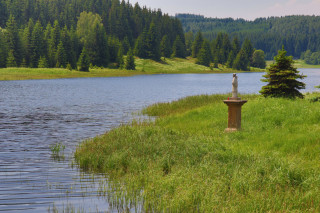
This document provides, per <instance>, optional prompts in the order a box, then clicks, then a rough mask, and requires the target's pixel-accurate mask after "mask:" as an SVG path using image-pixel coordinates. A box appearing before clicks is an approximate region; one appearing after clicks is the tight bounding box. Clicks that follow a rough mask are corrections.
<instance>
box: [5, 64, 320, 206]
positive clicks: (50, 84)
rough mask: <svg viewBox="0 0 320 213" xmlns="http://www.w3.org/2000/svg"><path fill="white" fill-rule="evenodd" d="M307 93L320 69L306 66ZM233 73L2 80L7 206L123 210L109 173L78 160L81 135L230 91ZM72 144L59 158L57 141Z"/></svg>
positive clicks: (248, 86) (255, 82) (254, 87)
mask: <svg viewBox="0 0 320 213" xmlns="http://www.w3.org/2000/svg"><path fill="white" fill-rule="evenodd" d="M301 71H302V72H303V73H304V74H306V75H308V78H306V79H305V80H304V82H306V83H307V88H306V90H305V91H304V92H307V91H309V92H310V91H316V90H317V89H315V88H314V86H316V85H319V84H320V70H319V69H301ZM238 76H239V92H240V93H258V91H259V90H260V89H261V86H262V85H263V83H262V82H260V79H261V78H262V77H261V76H262V73H241V74H238ZM231 81H232V74H182V75H152V76H151V75H149V76H134V77H124V78H122V77H119V78H86V79H83V78H81V79H59V80H30V81H3V82H0V91H1V93H0V212H45V211H48V208H49V207H50V208H51V209H52V207H53V206H55V207H56V208H57V209H59V210H60V211H62V210H63V209H66V208H67V206H72V207H73V208H74V209H75V210H76V211H77V210H84V211H85V212H97V211H98V212H100V211H111V212H112V211H115V212H116V211H117V209H113V208H112V207H110V206H109V204H108V202H107V199H106V198H105V197H103V196H99V192H98V188H99V184H101V181H103V180H104V179H103V178H101V177H99V176H95V177H94V179H93V176H92V175H91V174H86V173H82V172H81V171H80V170H79V169H78V168H77V167H76V166H74V167H73V166H72V161H73V159H72V156H73V155H72V152H73V151H74V150H75V148H76V146H77V145H78V144H79V142H80V141H82V140H84V139H86V138H90V137H94V136H95V135H97V134H102V133H104V132H105V131H107V130H109V129H110V128H113V127H116V126H118V125H119V124H121V123H125V122H128V121H130V119H132V118H134V117H135V115H134V113H136V112H139V111H140V110H141V109H142V108H143V107H144V106H147V105H150V104H152V103H156V102H163V101H172V100H176V99H178V98H181V97H184V96H189V95H196V94H213V93H227V92H230V90H231ZM57 143H62V144H64V145H65V146H66V149H65V151H64V157H65V158H64V159H63V158H60V159H55V158H53V156H52V153H51V150H50V146H52V145H54V144H57Z"/></svg>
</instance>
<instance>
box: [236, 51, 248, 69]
mask: <svg viewBox="0 0 320 213" xmlns="http://www.w3.org/2000/svg"><path fill="white" fill-rule="evenodd" d="M232 68H233V69H236V70H243V71H248V70H249V60H248V58H247V55H246V53H245V51H244V50H243V49H241V50H240V52H239V53H238V54H237V57H236V59H235V60H234V62H233V66H232Z"/></svg>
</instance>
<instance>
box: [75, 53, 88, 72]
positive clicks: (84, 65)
mask: <svg viewBox="0 0 320 213" xmlns="http://www.w3.org/2000/svg"><path fill="white" fill-rule="evenodd" d="M89 67H90V61H89V56H88V53H87V50H86V49H85V48H83V49H82V52H81V54H80V57H79V61H78V70H79V71H85V72H88V71H89Z"/></svg>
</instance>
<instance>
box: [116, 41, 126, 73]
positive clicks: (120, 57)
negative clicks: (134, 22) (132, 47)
mask: <svg viewBox="0 0 320 213" xmlns="http://www.w3.org/2000/svg"><path fill="white" fill-rule="evenodd" d="M123 66H124V61H123V48H122V45H120V47H119V50H118V54H117V67H118V68H119V69H122V68H123Z"/></svg>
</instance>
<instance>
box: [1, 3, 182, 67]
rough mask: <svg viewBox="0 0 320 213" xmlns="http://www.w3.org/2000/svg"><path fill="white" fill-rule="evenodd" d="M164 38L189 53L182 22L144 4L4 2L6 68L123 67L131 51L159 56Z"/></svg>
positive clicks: (3, 24) (144, 55)
mask: <svg viewBox="0 0 320 213" xmlns="http://www.w3.org/2000/svg"><path fill="white" fill-rule="evenodd" d="M163 38H164V39H163ZM161 40H165V42H166V44H168V46H169V47H175V45H180V46H179V47H176V48H175V49H174V48H173V50H172V52H173V54H176V56H179V54H180V55H182V56H184V50H185V46H184V45H185V40H184V32H183V28H182V25H181V22H180V21H179V20H178V19H177V18H174V17H170V16H169V15H167V14H163V13H162V12H161V10H151V9H149V8H147V7H145V6H144V7H140V5H139V4H138V3H136V4H135V5H131V4H130V3H129V2H125V1H124V0H122V1H121V2H120V1H119V0H0V67H69V68H70V69H72V68H77V67H79V66H80V67H82V66H87V64H88V63H89V64H91V65H92V66H108V65H109V66H115V67H120V66H123V63H124V62H123V55H125V54H127V53H131V54H133V53H134V54H135V55H137V56H139V57H142V58H151V59H154V60H158V59H159V58H160V56H161V55H160V54H161V53H160V41H161ZM141 41H143V42H141ZM130 49H131V51H129V50H130ZM174 50H175V52H174ZM179 50H181V52H182V53H179ZM129 58H132V57H129Z"/></svg>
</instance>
